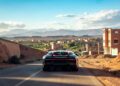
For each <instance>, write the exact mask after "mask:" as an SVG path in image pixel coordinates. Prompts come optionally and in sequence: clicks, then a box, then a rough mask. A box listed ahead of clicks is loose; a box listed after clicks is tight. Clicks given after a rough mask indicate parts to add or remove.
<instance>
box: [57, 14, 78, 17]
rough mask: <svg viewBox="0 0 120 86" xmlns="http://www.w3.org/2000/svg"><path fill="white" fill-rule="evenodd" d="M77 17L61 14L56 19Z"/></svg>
mask: <svg viewBox="0 0 120 86" xmlns="http://www.w3.org/2000/svg"><path fill="white" fill-rule="evenodd" d="M76 16H77V15H74V14H59V15H57V16H56V17H58V18H65V17H66V18H75V17H76Z"/></svg>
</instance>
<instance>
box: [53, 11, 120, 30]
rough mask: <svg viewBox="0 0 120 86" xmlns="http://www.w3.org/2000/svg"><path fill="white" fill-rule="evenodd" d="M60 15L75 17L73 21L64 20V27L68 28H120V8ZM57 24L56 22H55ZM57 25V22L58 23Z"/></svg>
mask: <svg viewBox="0 0 120 86" xmlns="http://www.w3.org/2000/svg"><path fill="white" fill-rule="evenodd" d="M58 17H68V18H70V19H71V17H74V19H71V21H70V22H69V21H67V22H63V25H64V26H62V27H63V28H65V29H66V27H67V29H68V27H69V29H97V28H105V27H111V28H116V27H117V28H120V10H101V11H98V12H94V13H88V12H85V13H83V14H76V15H73V16H72V15H71V16H70V15H69V14H67V15H59V16H58ZM54 26H55V24H54ZM56 26H57V24H56Z"/></svg>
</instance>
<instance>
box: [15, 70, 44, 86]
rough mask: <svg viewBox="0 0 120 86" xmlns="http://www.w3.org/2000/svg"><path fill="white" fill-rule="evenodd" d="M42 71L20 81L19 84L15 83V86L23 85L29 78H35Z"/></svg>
mask: <svg viewBox="0 0 120 86" xmlns="http://www.w3.org/2000/svg"><path fill="white" fill-rule="evenodd" d="M41 71H42V70H40V71H37V72H35V73H33V74H32V75H30V76H29V77H27V78H25V79H24V80H22V81H21V82H19V83H17V84H16V85H15V86H20V85H21V84H23V83H24V82H26V81H28V80H29V79H30V78H32V77H34V76H36V75H37V74H38V73H40V72H41Z"/></svg>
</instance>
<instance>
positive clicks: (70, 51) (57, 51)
mask: <svg viewBox="0 0 120 86" xmlns="http://www.w3.org/2000/svg"><path fill="white" fill-rule="evenodd" d="M49 52H51V53H54V52H72V51H69V50H53V51H49Z"/></svg>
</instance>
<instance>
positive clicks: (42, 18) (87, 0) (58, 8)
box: [0, 0, 120, 29]
mask: <svg viewBox="0 0 120 86" xmlns="http://www.w3.org/2000/svg"><path fill="white" fill-rule="evenodd" d="M119 5H120V0H0V22H2V23H3V22H4V23H6V22H7V23H8V24H11V23H12V22H14V25H15V24H17V23H19V22H22V23H23V24H25V26H26V27H27V28H37V27H38V28H39V25H40V27H41V26H42V25H43V24H44V25H43V26H42V28H43V27H45V28H47V27H48V26H51V28H52V27H54V26H56V25H58V24H59V25H58V26H57V28H60V29H61V28H66V27H69V25H70V23H72V22H73V23H74V22H75V21H76V18H74V19H73V18H72V19H71V18H57V17H56V16H57V15H64V16H60V17H66V16H65V15H75V16H76V15H77V16H78V17H80V16H82V17H84V16H83V14H84V13H90V14H92V13H94V14H95V13H97V12H98V13H99V11H103V10H105V11H107V12H108V13H110V12H109V10H112V11H114V10H120V6H119ZM115 12H116V11H115ZM117 12H118V11H117ZM103 13H105V12H103ZM113 13H114V12H113ZM9 22H10V23H9ZM15 22H16V23H15ZM67 22H69V24H67V25H66V23H67ZM51 23H52V25H50V24H51ZM48 24H49V25H48ZM60 24H61V25H62V26H60ZM14 25H13V26H14ZM45 25H46V26H45ZM13 26H12V27H13ZM64 26H65V27H64ZM107 26H109V25H107ZM71 27H72V26H71ZM55 28H56V27H55ZM73 28H75V27H73ZM81 28H82V27H81ZM83 28H84V27H83ZM86 28H87V27H86Z"/></svg>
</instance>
